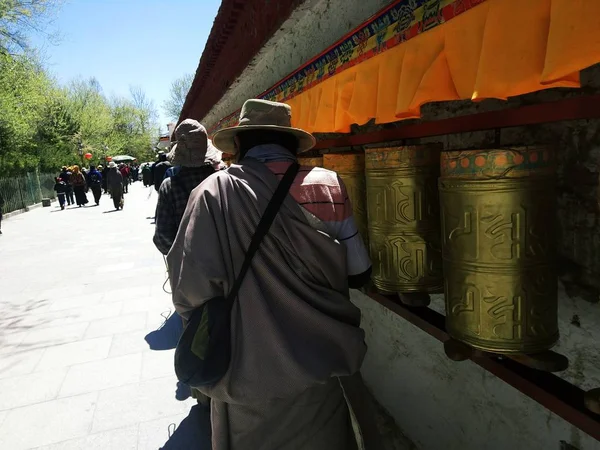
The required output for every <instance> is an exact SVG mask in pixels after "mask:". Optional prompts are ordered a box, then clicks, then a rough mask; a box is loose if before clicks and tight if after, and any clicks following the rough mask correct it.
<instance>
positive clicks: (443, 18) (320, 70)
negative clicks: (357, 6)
mask: <svg viewBox="0 0 600 450" xmlns="http://www.w3.org/2000/svg"><path fill="white" fill-rule="evenodd" d="M484 1H485V0H398V1H396V2H394V3H393V4H392V5H390V6H389V7H388V8H386V9H385V10H383V11H382V12H380V13H379V14H378V15H376V16H374V17H373V18H371V19H370V20H369V21H367V22H365V23H364V24H363V25H361V26H360V27H358V28H357V29H355V30H354V31H353V32H352V33H350V34H349V35H347V36H346V37H344V38H343V39H342V40H341V41H339V42H338V43H337V44H334V45H333V46H332V47H331V48H329V49H328V50H326V51H325V52H323V53H322V54H321V55H319V56H318V57H316V58H315V59H313V60H312V61H310V62H308V63H307V64H306V65H304V66H303V67H301V68H300V69H299V70H297V71H296V72H295V73H293V74H291V75H290V76H288V77H287V78H285V79H283V80H282V81H281V82H279V83H278V84H277V85H276V86H274V87H272V88H271V89H269V90H268V91H267V92H265V93H263V94H262V95H259V96H258V98H261V99H264V100H271V101H277V102H285V101H286V100H289V99H290V98H292V97H295V96H296V95H299V94H301V93H302V92H304V91H306V90H308V89H311V88H312V87H314V86H316V85H317V84H319V83H321V82H323V81H325V80H326V79H328V78H330V77H332V76H334V75H337V74H339V73H340V72H343V71H344V70H346V69H348V68H350V67H353V66H355V65H357V64H360V63H361V62H363V61H365V60H367V59H369V58H372V57H374V56H377V55H378V54H380V53H382V52H384V51H386V50H389V49H391V48H393V47H395V46H397V45H399V44H402V43H403V42H406V41H408V40H410V39H412V38H414V37H416V36H418V35H419V34H421V33H424V32H426V31H428V30H431V29H432V28H435V27H437V26H439V25H441V24H444V23H446V22H448V21H449V20H451V19H453V18H454V17H456V16H458V15H460V14H462V13H464V12H465V11H468V10H469V9H471V8H473V7H475V6H477V5H479V4H481V3H483V2H484ZM238 116H239V111H236V112H235V113H233V114H231V115H229V116H227V117H225V118H223V119H222V120H221V121H219V123H218V124H217V125H216V126H214V127H212V128H211V129H210V130H209V133H210V134H211V135H212V134H213V133H214V132H216V131H217V130H220V129H222V128H227V127H231V126H235V125H237V122H238Z"/></svg>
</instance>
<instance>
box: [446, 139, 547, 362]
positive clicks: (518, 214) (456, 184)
mask: <svg viewBox="0 0 600 450" xmlns="http://www.w3.org/2000/svg"><path fill="white" fill-rule="evenodd" d="M439 189H440V200H441V211H442V213H441V214H442V248H443V259H444V275H445V294H446V328H447V331H448V333H449V334H450V335H451V336H452V337H453V338H455V339H457V340H460V341H462V342H464V343H466V344H468V345H470V346H472V347H474V348H477V349H481V350H486V351H490V352H495V353H505V354H511V353H536V352H541V351H544V350H547V349H549V348H550V347H552V346H553V345H554V343H556V341H557V339H558V318H557V309H558V299H557V274H556V238H555V233H554V230H555V212H556V193H555V161H554V155H553V153H552V152H551V151H549V150H548V149H543V148H513V149H494V150H476V151H455V152H446V153H442V156H441V178H440V180H439Z"/></svg>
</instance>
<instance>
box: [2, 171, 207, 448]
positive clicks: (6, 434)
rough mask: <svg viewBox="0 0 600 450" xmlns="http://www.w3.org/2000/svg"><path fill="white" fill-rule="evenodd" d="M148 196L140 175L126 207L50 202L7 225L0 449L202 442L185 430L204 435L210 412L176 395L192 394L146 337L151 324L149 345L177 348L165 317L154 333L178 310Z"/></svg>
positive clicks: (169, 354)
mask: <svg viewBox="0 0 600 450" xmlns="http://www.w3.org/2000/svg"><path fill="white" fill-rule="evenodd" d="M89 197H90V198H91V197H92V196H91V193H90V195H89ZM155 204H156V193H155V192H154V190H153V189H145V188H143V187H142V186H141V183H136V184H135V185H134V186H132V188H131V189H130V194H128V195H126V199H125V209H124V210H123V211H118V212H112V201H111V200H110V199H109V197H108V196H103V198H102V201H101V205H100V207H86V208H76V207H75V208H70V209H67V210H65V211H60V209H59V208H58V207H57V205H56V203H53V204H52V207H51V208H40V209H36V210H33V211H30V212H28V213H26V214H22V215H19V216H15V217H12V218H10V219H8V220H6V221H5V222H4V223H3V226H2V228H3V231H4V235H2V236H0V449H7V450H9V449H10V450H18V449H30V448H39V449H42V448H43V449H86V450H91V449H102V450H110V449H115V450H128V449H158V448H161V447H162V446H163V445H164V448H165V449H168V448H171V449H175V448H186V449H187V448H207V447H206V446H205V445H204V444H200V442H201V441H202V440H205V439H202V436H200V438H198V437H197V436H196V437H194V438H193V439H191V438H190V436H189V434H190V433H191V434H193V432H194V431H195V432H196V433H198V432H200V431H199V430H203V432H204V433H206V428H207V422H206V420H207V417H206V413H205V412H204V411H203V410H199V407H198V406H194V405H196V403H195V401H194V400H193V399H190V398H187V399H185V400H177V399H176V395H177V397H178V398H185V397H187V395H186V392H185V390H182V389H179V390H177V384H176V378H175V375H174V374H173V350H152V349H150V348H149V344H148V342H147V341H146V339H145V338H146V336H148V335H149V333H151V332H152V331H155V332H154V333H152V334H150V335H149V336H148V340H149V341H150V342H152V344H153V347H155V348H168V347H173V345H172V343H173V335H174V334H173V333H172V332H171V333H170V334H169V329H170V327H169V326H167V327H163V328H161V329H160V330H159V331H156V330H158V329H159V328H160V327H161V325H162V324H163V322H164V319H163V317H162V316H161V314H163V315H166V314H168V313H169V312H170V311H172V309H173V307H172V304H171V303H170V296H169V295H167V294H166V293H164V292H163V290H162V285H163V283H164V281H165V266H164V262H163V259H162V256H161V255H160V254H159V253H158V251H157V250H156V248H155V247H154V245H153V244H152V240H151V239H152V233H153V226H152V225H151V224H150V222H151V221H150V220H148V216H152V215H153V210H154V207H155ZM169 323H170V325H175V326H176V327H177V325H178V323H177V321H176V320H172V321H170V322H169ZM175 335H176V332H175ZM190 410H191V411H192V413H191V414H190ZM188 414H190V415H189V416H188ZM186 417H187V418H186ZM184 419H185V421H184V423H183V424H182V425H181V426H180V427H178V429H177V431H176V432H175V436H174V438H172V439H170V440H169V429H170V428H171V431H172V429H173V428H174V425H172V424H175V425H179V424H180V422H182V420H184ZM190 430H191V431H190ZM205 438H206V436H205ZM181 439H188V440H190V439H191V440H193V441H195V442H196V444H195V445H192V444H182V443H181V442H183V441H182V440H181ZM167 441H168V442H167ZM165 443H167V444H166V445H165Z"/></svg>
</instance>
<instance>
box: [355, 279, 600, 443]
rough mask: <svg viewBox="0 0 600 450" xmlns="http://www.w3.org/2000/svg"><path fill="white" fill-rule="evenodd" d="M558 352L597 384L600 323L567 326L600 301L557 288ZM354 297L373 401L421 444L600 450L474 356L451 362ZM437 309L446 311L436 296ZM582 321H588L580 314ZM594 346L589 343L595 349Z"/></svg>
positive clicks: (572, 377)
mask: <svg viewBox="0 0 600 450" xmlns="http://www.w3.org/2000/svg"><path fill="white" fill-rule="evenodd" d="M560 297H561V298H560V300H561V302H560V304H561V308H562V309H561V311H560V317H561V322H560V329H561V332H563V335H562V338H561V343H560V345H559V346H558V347H557V349H558V350H559V351H561V352H564V353H565V354H567V355H569V356H570V359H571V367H570V368H569V370H568V371H567V372H565V373H564V374H563V375H562V376H563V377H564V378H566V379H568V380H569V381H572V382H576V383H577V384H578V385H580V386H582V387H587V388H592V387H597V386H600V364H599V360H598V357H599V356H600V354H599V352H598V348H597V347H598V346H596V349H595V350H594V349H593V343H598V342H600V327H598V326H597V324H595V323H589V322H588V323H587V324H584V323H582V327H581V328H577V327H574V326H572V325H570V324H569V323H568V320H566V319H568V318H569V317H572V316H573V314H578V315H579V317H581V318H585V317H598V308H599V307H600V305H592V304H590V303H589V302H585V301H583V300H579V301H577V299H575V300H573V299H569V298H568V296H566V294H565V293H564V291H562V289H561V292H560ZM352 301H353V302H354V303H355V304H356V305H357V306H358V307H360V309H361V310H362V313H363V321H362V326H363V328H364V329H365V331H366V333H367V344H368V346H369V351H368V353H367V357H366V360H365V363H364V365H363V376H364V378H365V380H366V382H367V384H368V385H369V387H370V388H371V390H372V391H373V393H374V394H375V398H377V400H378V401H379V402H380V403H381V405H382V406H383V407H384V408H385V409H386V410H387V411H388V412H389V413H390V414H391V415H392V416H393V417H394V418H395V420H396V422H397V424H398V425H399V426H400V427H401V429H402V431H403V432H404V434H405V435H406V436H407V437H408V438H410V439H411V440H412V441H413V442H414V443H415V445H416V446H417V447H418V448H419V449H426V450H438V449H440V450H442V449H443V450H471V449H472V450H507V449H514V450H520V449H527V450H537V449H540V450H542V449H543V450H546V449H555V450H558V449H560V442H561V441H565V442H567V443H569V444H570V445H573V446H574V447H575V448H577V449H579V450H597V449H600V442H598V441H595V440H594V439H592V438H591V437H589V436H588V435H586V434H584V433H582V432H581V431H579V430H578V429H577V428H575V427H573V426H571V425H570V424H569V423H567V422H566V421H564V420H563V419H561V418H560V417H558V416H556V415H555V414H553V413H551V412H550V411H548V410H547V409H545V408H543V407H542V406H540V405H539V404H538V403H536V402H535V401H533V400H531V399H530V398H528V397H526V396H525V395H523V394H521V393H520V392H519V391H517V390H516V389H514V388H513V387H511V386H509V385H508V384H506V383H505V382H503V381H502V380H500V379H498V378H496V377H495V376H493V375H492V374H490V373H488V372H487V371H485V370H484V369H482V368H480V367H479V366H477V365H476V364H475V363H473V362H471V361H465V362H460V363H458V362H454V361H451V360H449V359H448V358H447V357H446V355H445V354H444V350H443V347H442V344H441V343H440V342H439V341H438V340H436V339H435V338H433V337H431V336H429V335H428V334H426V333H424V332H423V331H421V330H420V329H419V328H417V327H415V326H414V325H412V324H411V323H409V322H407V321H406V320H404V319H402V318H400V317H399V316H397V315H396V314H395V313H393V312H391V311H389V310H388V309H386V308H384V307H383V306H381V305H380V304H379V303H377V302H375V301H373V300H372V299H370V298H369V297H367V296H365V295H364V294H362V293H360V292H359V291H352ZM433 306H434V309H436V310H442V311H443V300H442V298H441V296H437V298H436V299H435V300H434V305H433ZM583 320H584V322H585V319H583ZM590 344H592V346H590Z"/></svg>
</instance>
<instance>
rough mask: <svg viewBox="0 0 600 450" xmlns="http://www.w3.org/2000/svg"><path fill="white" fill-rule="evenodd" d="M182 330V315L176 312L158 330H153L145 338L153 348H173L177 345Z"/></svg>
mask: <svg viewBox="0 0 600 450" xmlns="http://www.w3.org/2000/svg"><path fill="white" fill-rule="evenodd" d="M182 332H183V322H182V321H181V316H180V315H179V314H177V313H176V312H174V313H173V314H171V315H170V316H169V318H168V319H167V320H165V323H163V324H162V326H161V327H160V328H159V329H158V330H155V331H151V332H150V333H148V334H147V335H146V337H145V338H144V339H145V340H146V342H147V343H148V345H149V346H150V348H151V349H152V350H172V349H174V348H175V347H177V342H178V341H179V336H181V333H182Z"/></svg>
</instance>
